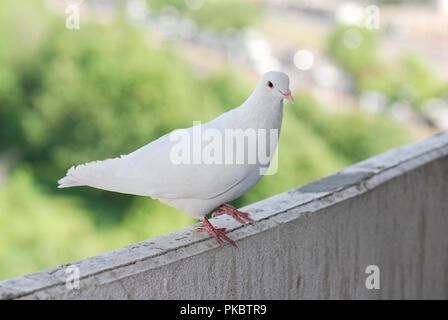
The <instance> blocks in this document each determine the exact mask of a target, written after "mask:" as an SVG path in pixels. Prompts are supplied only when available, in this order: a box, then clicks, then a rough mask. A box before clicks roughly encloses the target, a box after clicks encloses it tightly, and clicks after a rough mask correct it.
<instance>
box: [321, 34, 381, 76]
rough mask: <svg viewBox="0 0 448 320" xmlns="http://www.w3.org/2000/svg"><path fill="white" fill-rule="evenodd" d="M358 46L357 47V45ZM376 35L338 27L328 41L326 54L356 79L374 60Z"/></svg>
mask: <svg viewBox="0 0 448 320" xmlns="http://www.w3.org/2000/svg"><path fill="white" fill-rule="evenodd" d="M357 44H358V45H357ZM375 49H376V35H375V33H374V32H373V31H371V30H368V29H366V28H361V27H355V26H349V27H338V28H337V29H336V30H335V31H333V33H332V34H331V35H330V37H329V39H328V48H327V50H328V52H329V54H330V55H331V56H333V57H334V58H335V59H337V60H338V62H339V63H340V64H341V66H342V67H343V68H344V69H346V70H347V71H349V72H350V73H351V74H353V75H354V76H355V78H356V77H358V76H359V75H360V74H362V73H363V72H365V71H366V70H367V69H368V68H369V66H370V65H371V64H372V62H373V61H374V58H375Z"/></svg>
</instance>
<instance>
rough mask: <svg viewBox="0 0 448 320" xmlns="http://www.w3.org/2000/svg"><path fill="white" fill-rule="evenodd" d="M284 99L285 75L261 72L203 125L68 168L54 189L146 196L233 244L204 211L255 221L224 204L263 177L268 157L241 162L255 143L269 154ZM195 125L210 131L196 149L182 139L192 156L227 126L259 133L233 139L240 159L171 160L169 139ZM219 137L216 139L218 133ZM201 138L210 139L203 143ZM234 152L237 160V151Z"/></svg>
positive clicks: (225, 152) (173, 144)
mask: <svg viewBox="0 0 448 320" xmlns="http://www.w3.org/2000/svg"><path fill="white" fill-rule="evenodd" d="M284 99H288V100H289V101H290V102H291V103H294V99H293V98H292V96H291V91H290V89H289V78H288V76H287V75H286V74H285V73H283V72H279V71H270V72H267V73H265V74H264V75H263V76H262V78H261V80H260V82H259V83H258V85H257V87H256V88H255V90H254V91H253V92H252V94H251V95H250V96H249V98H248V99H247V100H246V101H245V102H244V103H243V104H242V105H241V106H239V107H237V108H235V109H232V110H230V111H228V112H226V113H224V114H222V115H220V116H219V117H217V118H215V119H214V120H212V121H209V122H207V123H205V124H202V125H199V126H193V127H191V128H188V129H179V130H175V131H173V132H171V133H168V134H166V135H164V136H162V137H160V138H159V139H157V140H154V141H152V142H150V143H148V144H147V145H145V146H143V147H141V148H140V149H138V150H136V151H134V152H132V153H130V154H128V155H123V156H121V157H118V158H114V159H107V160H104V161H93V162H89V163H86V164H81V165H78V166H75V167H72V168H70V169H69V170H68V172H67V175H66V176H65V177H64V178H62V179H60V180H59V181H58V182H59V186H58V187H59V188H68V187H74V186H90V187H94V188H98V189H104V190H108V191H114V192H120V193H127V194H135V195H140V196H149V197H151V198H153V199H158V200H159V201H161V202H163V203H165V204H168V205H170V206H173V207H175V208H177V209H179V210H183V211H185V212H186V213H187V214H188V215H189V216H190V217H192V218H196V219H200V220H201V221H202V223H203V224H204V227H201V228H196V231H206V232H208V233H210V234H211V235H213V236H214V237H215V238H216V240H217V241H218V242H219V244H220V245H222V244H223V243H224V241H228V242H229V243H231V244H232V245H234V246H236V243H235V241H233V240H232V239H230V238H229V237H228V236H226V235H225V234H224V231H225V228H214V227H213V226H212V224H211V223H210V221H209V220H208V219H207V218H206V214H207V213H209V212H210V211H212V210H213V209H216V208H219V211H215V212H214V213H213V216H216V215H219V214H223V213H226V214H230V215H232V216H233V217H234V218H235V219H236V220H238V221H239V222H241V223H243V224H245V221H244V220H246V221H248V222H250V223H255V221H254V220H252V219H251V218H250V217H249V214H248V213H246V212H241V211H239V210H237V209H236V208H234V207H232V206H230V205H227V204H225V203H226V202H229V201H232V200H234V199H236V198H238V197H240V196H241V195H243V194H244V193H246V192H247V191H248V190H249V189H251V188H252V187H253V186H255V184H257V182H258V181H259V180H260V179H261V177H262V175H263V174H262V173H263V172H264V171H262V169H263V168H265V167H266V165H267V166H268V165H269V163H270V160H271V158H272V156H269V157H268V160H267V164H266V163H261V161H259V160H258V159H257V160H256V161H255V162H253V161H252V162H250V161H249V160H247V161H246V158H247V159H249V158H250V154H249V151H251V150H252V152H253V150H255V149H254V148H252V147H254V144H257V145H258V146H259V148H260V145H261V147H263V146H265V147H266V149H267V151H268V152H269V155H271V154H272V152H273V151H275V149H276V147H277V140H278V135H279V133H280V128H281V125H282V119H283V100H284ZM198 129H199V130H201V132H203V133H204V134H205V133H206V132H208V133H213V134H212V135H209V136H208V139H204V137H203V136H202V137H201V138H200V140H201V141H202V144H200V145H199V148H198V147H196V146H195V141H197V139H196V140H195V139H193V141H192V142H193V143H191V140H190V141H187V140H185V141H187V142H186V143H184V145H185V146H186V147H185V150H184V152H185V154H184V156H185V155H187V156H188V155H189V152H190V151H192V152H191V154H192V156H193V159H195V158H194V157H195V155H198V154H199V155H202V154H204V153H205V151H206V148H209V149H208V150H209V151H210V143H212V139H211V138H213V137H214V138H215V139H214V140H215V141H214V143H215V144H214V145H215V146H216V142H220V141H221V142H222V140H223V137H224V136H225V132H227V131H228V130H236V131H238V130H239V131H240V132H241V131H244V132H245V133H248V132H249V131H248V130H253V131H256V132H257V133H261V135H260V134H258V135H256V136H255V139H248V136H247V135H246V136H244V135H243V136H236V137H234V138H235V139H240V141H239V142H242V143H243V144H242V145H243V150H244V152H246V153H247V157H246V155H243V158H244V161H242V163H241V161H240V162H238V161H233V162H232V161H230V162H228V161H227V160H228V159H227V158H226V161H217V160H216V158H214V159H215V160H216V161H211V163H210V161H208V162H207V163H204V162H205V161H199V162H198V161H197V159H196V160H193V161H190V162H188V161H184V162H180V163H179V161H177V160H175V161H174V160H173V159H175V157H176V156H177V155H178V154H177V152H176V150H178V149H179V147H180V146H182V145H180V144H179V143H180V142H178V141H174V139H173V137H174V136H176V135H177V136H180V133H182V134H184V136H185V135H187V136H188V135H190V136H194V135H195V130H198ZM272 130H274V132H276V134H277V136H276V137H275V139H274V140H272V138H270V139H269V136H268V137H266V135H269V132H272ZM263 134H265V137H263ZM219 135H221V138H220V137H218V136H219ZM252 137H253V136H252ZM218 138H219V139H218ZM246 138H247V139H246ZM263 138H264V139H263ZM241 139H243V141H241ZM206 140H207V141H208V140H210V141H208V143H205V144H204V143H203V142H204V141H206ZM228 140H229V139H227V141H226V142H228ZM268 140H269V142H268ZM185 141H184V142H185ZM272 141H273V142H272ZM246 142H247V143H246ZM271 142H272V143H271ZM191 144H193V146H191ZM236 144H238V141H236ZM176 148H177V149H176ZM195 148H196V149H195ZM235 150H236V149H235V147H233V149H228V148H225V147H222V148H215V149H214V151H213V152H212V153H210V154H211V155H212V157H213V156H216V157H218V156H219V154H220V153H221V152H222V153H223V156H224V157H225V156H227V155H228V154H229V153H231V155H232V158H231V159H230V157H229V159H230V160H233V152H235ZM236 156H237V158H238V156H239V155H238V154H237V155H236ZM183 159H190V158H189V157H184V158H183ZM240 160H241V159H240Z"/></svg>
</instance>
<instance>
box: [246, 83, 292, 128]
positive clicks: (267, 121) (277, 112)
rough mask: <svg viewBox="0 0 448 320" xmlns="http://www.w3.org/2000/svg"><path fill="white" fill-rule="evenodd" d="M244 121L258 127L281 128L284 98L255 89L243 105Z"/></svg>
mask: <svg viewBox="0 0 448 320" xmlns="http://www.w3.org/2000/svg"><path fill="white" fill-rule="evenodd" d="M241 108H242V111H243V119H242V120H243V121H247V122H248V123H251V124H252V125H253V126H255V127H257V128H263V129H280V127H281V125H282V119H283V99H281V98H279V97H275V96H272V95H265V94H263V93H262V92H257V90H255V91H254V92H253V93H252V94H251V95H250V96H249V98H247V100H246V101H245V102H244V103H243V105H242V106H241Z"/></svg>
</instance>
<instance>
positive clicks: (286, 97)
mask: <svg viewBox="0 0 448 320" xmlns="http://www.w3.org/2000/svg"><path fill="white" fill-rule="evenodd" d="M280 93H281V94H282V95H283V96H284V97H285V99H287V100H288V101H289V102H291V103H292V104H294V98H293V97H292V96H291V91H289V90H288V91H286V92H282V91H280Z"/></svg>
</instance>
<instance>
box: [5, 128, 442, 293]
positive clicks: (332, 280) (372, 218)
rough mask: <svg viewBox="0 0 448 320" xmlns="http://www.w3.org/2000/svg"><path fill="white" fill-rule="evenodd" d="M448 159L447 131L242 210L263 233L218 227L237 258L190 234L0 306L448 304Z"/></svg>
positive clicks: (9, 288)
mask: <svg viewBox="0 0 448 320" xmlns="http://www.w3.org/2000/svg"><path fill="white" fill-rule="evenodd" d="M447 155H448V132H447V133H441V134H438V135H435V136H433V137H430V138H428V139H426V140H423V141H419V142H415V143H411V144H409V145H405V146H403V147H400V148H397V149H394V150H391V151H388V152H386V153H383V154H381V155H378V156H376V157H373V158H370V159H367V160H365V161H362V162H360V163H357V164H355V165H353V166H350V167H348V168H345V169H344V170H342V171H340V172H338V173H337V174H334V175H332V176H329V177H326V178H323V179H320V180H317V181H314V182H311V183H309V184H306V185H304V186H301V187H298V188H296V189H293V190H290V191H287V192H285V193H282V194H278V195H276V196H273V197H271V198H268V199H265V200H263V201H260V202H257V203H254V204H252V205H250V206H247V207H245V208H244V210H245V211H248V212H250V213H251V215H252V217H253V218H255V219H256V220H258V221H259V222H258V223H257V224H256V225H249V226H241V225H240V224H239V223H237V222H235V221H234V220H233V219H232V218H230V217H227V216H219V217H217V218H214V219H213V224H214V225H215V226H217V227H226V228H227V229H228V230H229V235H230V236H231V237H232V238H233V239H235V240H236V241H237V242H238V246H239V247H238V248H234V247H232V246H230V245H225V246H223V247H219V245H218V244H217V242H216V241H215V240H214V239H212V238H211V237H210V236H208V235H207V234H204V233H196V232H194V231H193V229H194V227H195V226H190V227H187V228H185V229H182V230H179V231H175V232H172V233H169V234H166V235H163V236H160V237H158V238H155V239H150V240H146V241H143V242H140V243H136V244H133V245H130V246H127V247H124V248H121V249H117V250H113V251H110V252H106V253H103V254H100V255H98V256H95V257H91V258H88V259H85V260H81V261H78V262H74V263H69V264H65V265H62V266H59V267H56V268H53V269H49V270H44V271H41V272H37V273H33V274H29V275H25V276H22V277H18V278H14V279H9V280H4V281H0V298H2V299H90V298H94V299H108V298H115V299H240V298H242V299H302V298H317V299H326V298H330V299H343V298H349V299H391V298H394V299H427V298H439V299H447V298H448V158H447ZM78 272H79V273H78ZM78 275H79V282H76V281H75V280H76V276H78ZM78 284H79V288H77V285H78Z"/></svg>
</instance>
